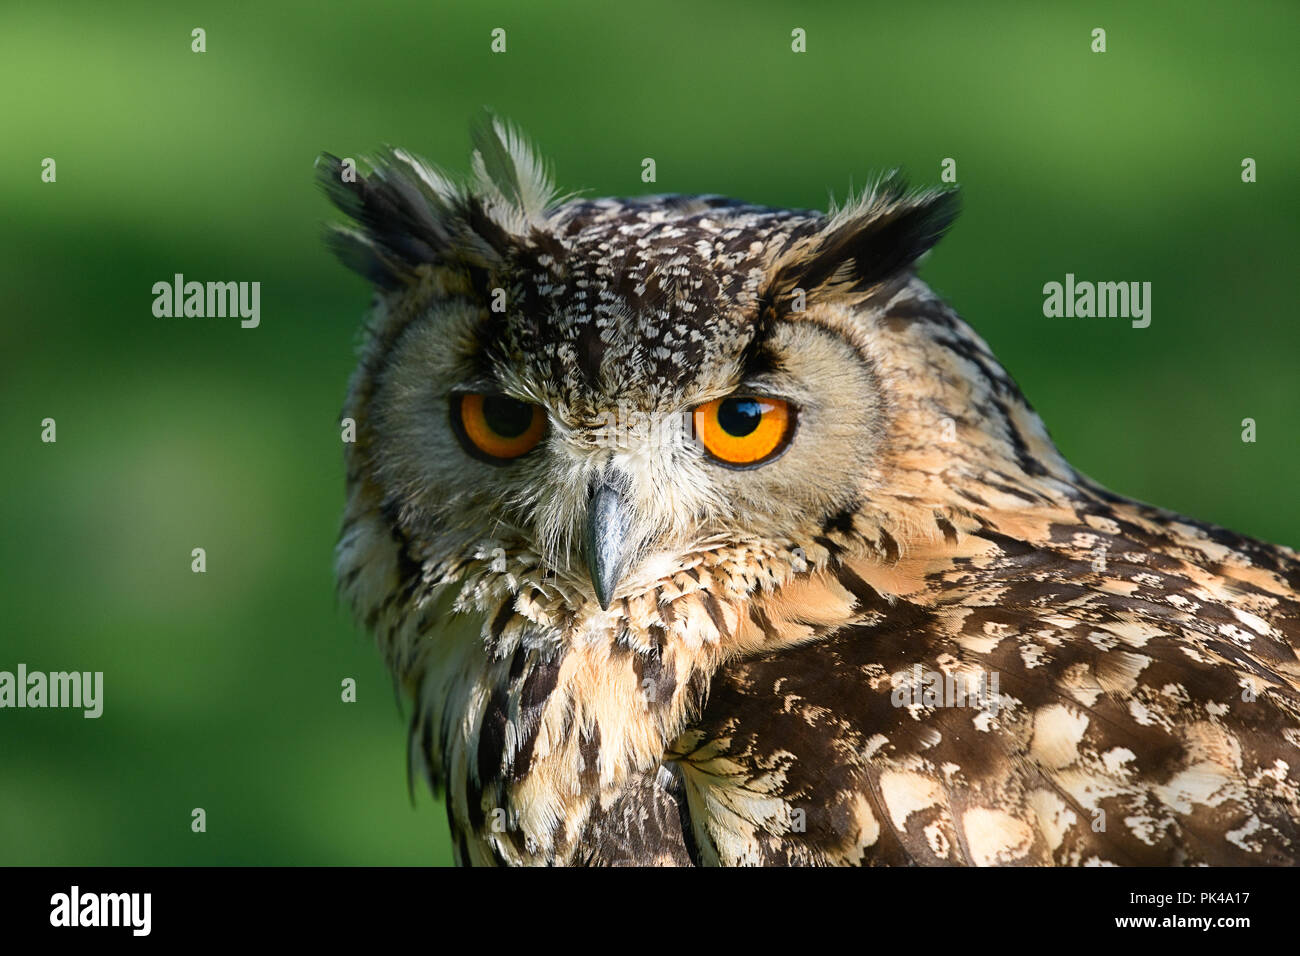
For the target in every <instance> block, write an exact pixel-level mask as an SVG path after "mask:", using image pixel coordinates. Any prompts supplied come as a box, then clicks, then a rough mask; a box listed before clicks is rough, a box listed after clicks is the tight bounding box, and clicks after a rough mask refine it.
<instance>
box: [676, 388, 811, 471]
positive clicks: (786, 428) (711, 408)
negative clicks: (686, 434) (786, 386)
mask: <svg viewBox="0 0 1300 956" xmlns="http://www.w3.org/2000/svg"><path fill="white" fill-rule="evenodd" d="M794 417H795V416H794V408H793V407H792V406H791V405H790V404H789V403H788V402H785V401H783V400H781V399H779V398H763V397H759V396H744V395H728V396H727V397H726V398H719V399H715V400H714V401H712V402H708V403H707V404H704V405H701V406H700V407H699V408H697V409H695V436H696V437H697V438H698V439H699V440H700V443H701V444H703V445H704V448H705V450H706V451H708V453H709V454H710V455H712V456H713V457H714V459H716V460H717V461H718V462H719V463H721V464H724V465H728V466H730V467H732V468H749V467H752V466H754V465H761V464H762V463H763V462H765V461H769V460H771V459H772V458H775V457H776V456H777V455H779V454H780V453H781V452H783V451H785V448H786V446H787V445H788V444H789V442H790V435H791V434H792V432H793V431H794V428H793V426H794Z"/></svg>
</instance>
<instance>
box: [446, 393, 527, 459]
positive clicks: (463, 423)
mask: <svg viewBox="0 0 1300 956" xmlns="http://www.w3.org/2000/svg"><path fill="white" fill-rule="evenodd" d="M451 427H452V431H454V432H455V433H456V437H457V438H459V439H460V443H461V444H462V445H464V446H465V450H466V451H467V452H469V453H470V454H471V455H472V456H473V457H475V458H477V459H479V460H480V461H486V462H489V463H491V464H494V465H504V464H506V463H508V462H510V461H513V460H514V459H516V458H521V457H522V456H524V455H526V454H528V453H529V452H530V451H532V450H533V449H534V448H536V447H537V444H538V442H540V441H541V440H542V436H543V435H545V434H546V413H545V412H544V411H542V408H541V406H540V405H533V404H532V403H530V402H521V401H519V400H518V399H516V398H510V397H509V396H508V395H483V394H479V393H477V392H465V393H461V394H457V395H452V397H451Z"/></svg>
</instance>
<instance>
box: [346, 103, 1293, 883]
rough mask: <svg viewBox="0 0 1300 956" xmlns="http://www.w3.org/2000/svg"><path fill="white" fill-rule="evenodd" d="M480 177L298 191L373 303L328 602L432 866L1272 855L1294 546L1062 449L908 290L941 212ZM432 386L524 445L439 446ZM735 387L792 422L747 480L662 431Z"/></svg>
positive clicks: (443, 437) (1287, 761)
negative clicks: (372, 703)
mask: <svg viewBox="0 0 1300 956" xmlns="http://www.w3.org/2000/svg"><path fill="white" fill-rule="evenodd" d="M476 146H477V149H476V152H475V156H474V176H473V178H472V180H471V181H470V182H469V183H468V184H466V185H462V184H457V183H454V182H453V181H452V180H451V179H449V178H448V177H446V176H444V175H442V174H440V173H438V172H436V171H434V170H432V169H430V168H429V167H427V166H425V165H424V164H423V163H421V162H419V161H418V160H415V159H414V158H412V157H410V156H409V155H407V154H405V153H403V152H401V151H396V150H395V151H390V152H388V153H386V154H384V155H382V156H380V157H379V158H377V159H376V160H375V161H374V162H373V163H372V167H373V172H371V173H369V174H368V175H366V176H362V177H358V178H357V180H356V181H355V182H350V181H347V179H348V177H345V176H344V175H343V166H342V165H341V164H340V162H339V161H337V160H334V159H333V158H332V157H326V158H325V160H324V161H323V162H322V163H321V165H320V179H321V182H322V184H323V185H324V186H325V188H326V190H327V192H328V193H329V195H330V197H331V198H332V199H333V200H334V201H335V202H336V203H337V204H338V206H339V207H340V208H341V209H343V210H344V211H345V212H346V213H347V214H348V215H349V216H351V217H352V218H353V219H354V220H355V222H356V226H355V227H354V228H352V229H342V228H336V229H335V230H334V231H333V233H332V238H331V242H332V243H333V244H334V246H335V248H336V249H337V250H338V251H339V253H340V255H341V256H342V258H343V260H344V261H345V262H346V263H347V264H348V265H350V266H351V267H353V268H355V269H357V270H358V271H360V272H362V273H363V274H365V275H366V276H368V277H369V278H370V279H371V280H372V281H373V282H374V283H375V285H376V289H377V298H376V304H375V309H374V313H373V316H372V318H371V321H370V323H369V326H368V330H367V333H366V337H365V342H364V346H363V351H362V355H361V361H360V365H359V368H358V370H357V372H356V374H355V376H354V378H353V381H352V384H351V388H350V392H349V396H348V400H347V404H346V407H345V410H344V415H345V416H346V417H349V418H352V419H354V420H355V421H356V423H357V439H356V442H355V444H351V445H348V446H347V462H348V469H347V471H348V476H347V477H348V504H347V509H346V513H345V517H344V523H343V531H342V535H341V538H340V542H339V547H338V574H339V580H340V585H341V588H342V590H343V593H344V594H345V595H346V596H347V598H348V599H349V600H350V601H351V602H352V603H353V605H354V606H355V607H356V609H357V612H358V614H359V617H360V618H361V620H362V621H363V622H364V624H365V626H366V627H367V628H368V629H370V630H372V631H373V632H374V633H375V635H376V637H377V639H378V642H379V645H380V647H381V649H382V650H383V652H384V654H385V655H386V658H387V660H388V662H389V664H390V666H391V668H392V670H393V673H394V675H395V676H396V678H397V680H398V681H399V682H400V683H401V685H402V686H403V688H404V689H405V690H406V691H407V692H408V693H409V694H410V695H411V697H412V698H413V700H414V712H413V717H412V723H411V759H412V765H413V767H414V768H416V769H417V770H418V772H419V773H420V774H421V775H422V776H426V777H427V778H428V779H429V780H430V782H431V783H432V784H433V785H434V786H435V787H438V788H441V789H442V790H444V791H445V793H446V798H447V808H448V815H449V819H450V823H451V828H452V833H453V835H454V839H455V841H456V848H457V857H458V859H459V861H460V862H462V863H465V864H475V865H481V864H494V863H496V864H521V863H522V864H528V863H560V864H565V863H568V864H611V865H612V864H640V865H646V864H683V865H686V864H719V863H720V864H770V863H791V864H945V863H962V864H980V865H987V864H1017V863H1025V864H1031V863H1032V864H1059V865H1087V864H1119V865H1125V864H1140V865H1166V864H1194V863H1209V864H1236V863H1247V864H1258V863H1274V864H1276V863H1294V862H1296V861H1297V860H1298V859H1300V848H1298V841H1300V662H1298V661H1297V656H1296V648H1297V643H1298V642H1300V629H1298V628H1300V625H1298V624H1297V620H1298V618H1300V604H1298V603H1297V599H1296V589H1297V585H1298V579H1300V564H1298V563H1297V558H1296V555H1295V553H1294V552H1292V551H1291V550H1289V549H1287V548H1283V547H1277V546H1272V545H1266V544H1262V543H1259V542H1257V541H1253V540H1251V539H1248V538H1245V537H1243V536H1241V535H1238V534H1234V533H1232V532H1229V531H1225V530H1223V529H1221V528H1216V527H1213V526H1210V525H1206V524H1203V523H1200V522H1197V521H1193V520H1191V519H1188V518H1184V517H1181V516H1179V515H1175V514H1172V513H1169V512H1165V511H1162V510H1159V509H1156V508H1152V507H1149V506H1146V505H1141V504H1138V503H1136V502H1133V501H1129V500H1127V499H1124V498H1121V497H1118V496H1116V495H1114V494H1111V493H1110V492H1108V491H1105V490H1104V489H1102V488H1100V487H1098V486H1097V485H1095V484H1094V483H1093V482H1091V481H1090V480H1088V479H1087V478H1085V477H1084V476H1082V475H1081V474H1079V473H1078V472H1077V471H1075V470H1074V468H1073V467H1071V466H1070V465H1069V464H1068V463H1067V462H1066V461H1065V460H1064V459H1063V458H1062V457H1061V456H1060V454H1059V453H1058V452H1057V451H1056V449H1055V447H1054V446H1053V445H1052V442H1051V440H1050V438H1049V437H1048V435H1047V432H1046V430H1045V429H1044V427H1043V425H1042V422H1041V421H1040V420H1039V418H1038V416H1037V415H1036V414H1035V413H1034V411H1033V410H1032V409H1031V408H1030V406H1029V405H1028V403H1027V402H1026V401H1025V400H1024V398H1023V397H1022V396H1021V394H1020V392H1019V390H1018V389H1017V387H1016V386H1015V384H1014V383H1013V381H1012V380H1011V378H1010V377H1009V376H1008V375H1007V373H1006V372H1005V371H1004V370H1003V369H1002V367H1001V366H1000V365H999V364H998V362H997V360H996V359H995V358H994V357H993V355H992V353H991V352H990V351H989V349H988V347H987V346H986V345H985V344H984V342H983V341H981V339H980V338H979V337H978V336H977V335H976V334H975V333H974V332H973V331H972V330H971V329H970V328H969V327H968V326H967V325H966V324H965V323H964V322H963V321H962V320H961V319H960V318H958V316H957V315H956V313H954V312H953V311H952V309H950V308H949V307H948V306H947V305H945V304H944V303H943V302H942V301H940V300H939V299H938V298H937V297H936V296H935V295H934V293H933V292H931V291H930V290H929V289H928V288H927V286H926V285H925V284H924V283H923V282H921V281H920V279H918V278H917V277H916V275H915V271H914V266H915V262H916V260H917V258H918V257H919V256H920V255H922V254H923V253H924V252H925V251H926V250H927V249H928V248H930V246H931V245H932V244H933V243H934V242H935V241H937V239H938V238H939V236H940V235H941V234H942V232H943V231H944V229H945V228H946V227H947V226H948V225H949V224H950V222H951V221H952V218H953V216H954V214H955V198H954V196H953V195H952V194H951V193H908V192H906V191H905V190H904V189H903V188H902V187H901V186H900V185H898V184H897V183H896V182H894V181H893V180H886V181H884V182H882V183H881V184H880V185H878V186H877V187H876V188H874V189H871V190H868V191H867V192H866V193H864V194H863V195H862V196H861V197H860V198H858V199H856V200H852V201H850V202H849V203H848V204H847V205H845V206H844V207H843V208H841V209H839V210H838V211H836V212H834V213H833V214H831V215H829V216H827V215H823V214H820V213H815V212H801V211H791V210H783V209H769V208H764V207H758V206H751V205H746V204H743V203H738V202H733V201H731V200H725V199H720V198H716V197H707V196H706V197H652V198H647V199H640V200H595V201H591V200H577V199H568V200H562V199H559V198H558V197H556V195H555V193H554V190H553V188H552V186H551V184H550V180H549V177H548V175H547V174H546V172H545V171H544V168H543V165H542V163H541V162H540V161H539V160H538V159H537V158H536V157H535V156H534V154H533V153H532V152H531V151H530V150H529V149H528V147H527V146H526V145H525V144H524V143H523V141H522V139H521V138H520V137H519V136H518V134H516V133H515V132H514V131H513V130H511V129H510V128H509V127H507V126H506V125H504V124H502V123H500V122H499V121H493V120H490V119H489V120H485V121H484V123H483V124H481V126H480V127H479V128H478V130H477V131H476ZM494 306H497V308H496V309H494ZM462 394H473V395H480V394H481V395H487V396H492V395H498V394H499V395H502V396H507V397H508V398H509V399H510V401H511V402H513V404H511V405H510V406H509V407H510V408H515V409H520V408H522V409H528V408H540V409H541V410H542V411H543V412H544V414H545V422H546V424H545V429H546V430H545V433H544V434H545V437H544V438H542V439H541V440H540V444H538V445H537V446H536V448H535V449H534V450H532V451H529V452H527V453H526V454H522V455H521V456H520V457H518V458H514V459H511V460H509V461H505V462H498V461H494V460H481V459H482V456H475V455H471V454H467V453H466V450H467V446H466V445H465V441H466V439H465V435H464V434H463V432H464V429H465V427H466V426H465V425H464V424H463V422H462V423H461V424H460V425H459V426H458V427H457V428H454V427H452V424H451V420H453V419H454V418H455V416H456V414H457V411H456V409H457V407H458V405H457V402H459V401H461V399H460V398H459V396H461V395H462ZM735 395H760V396H774V397H775V399H776V400H779V401H781V402H784V403H788V405H789V407H790V408H791V409H792V410H794V411H792V412H791V421H792V422H795V424H794V425H792V426H791V428H790V431H789V435H790V436H792V437H789V438H788V439H787V441H788V445H785V446H782V447H781V448H780V449H779V450H778V452H777V453H774V454H773V455H772V456H771V458H770V459H769V460H765V462H764V463H761V464H759V465H757V466H748V465H746V466H745V467H724V466H723V465H722V464H721V463H720V462H719V460H716V459H711V458H710V456H709V454H706V453H705V451H704V450H702V448H701V446H700V442H699V441H698V440H696V438H695V437H692V435H691V434H690V433H689V430H683V429H680V428H674V427H661V426H663V425H664V424H665V423H669V424H671V423H673V422H677V421H681V420H682V416H687V417H688V418H689V416H691V415H693V414H695V413H694V412H693V411H692V410H693V409H698V408H701V407H705V406H706V405H707V403H710V402H713V401H717V400H720V399H725V398H726V397H727V396H735ZM746 407H747V408H748V407H749V406H746ZM796 412H797V418H796V417H795V413H796ZM449 416H450V417H451V419H449ZM458 428H459V431H458ZM471 450H472V449H471ZM600 495H603V496H604V497H603V498H601V502H603V504H601V506H600V507H599V508H598V507H597V497H598V496H600ZM610 509H612V510H610ZM611 516H612V517H611ZM615 519H617V520H616V521H615ZM608 521H615V523H616V524H617V527H616V528H614V529H613V531H611V532H610V533H611V535H612V537H611V539H610V540H611V541H612V542H613V543H608V542H605V541H604V540H603V539H602V538H601V533H602V528H603V525H602V524H601V522H608ZM593 529H594V530H593ZM614 531H616V532H617V534H614ZM616 545H618V547H620V548H621V550H617V549H616V547H615V546H616ZM606 549H611V550H609V553H608V554H606V553H605V552H606ZM615 550H617V557H618V561H617V563H614V557H612V555H615ZM601 582H604V585H606V586H608V587H609V588H610V594H608V595H606V596H605V597H606V598H607V600H602V599H601V596H600V590H599V586H600V583H601ZM602 603H607V604H608V607H607V608H606V607H602ZM915 674H929V675H941V676H945V675H946V676H947V677H948V678H953V677H958V676H962V675H965V676H966V677H969V678H970V681H969V682H968V686H975V685H976V684H977V683H978V681H979V680H980V679H981V678H988V677H989V676H990V675H995V678H996V689H995V691H994V692H993V694H991V695H990V696H988V697H986V698H984V699H982V700H981V702H980V706H971V705H969V704H968V705H965V706H960V705H959V706H945V704H948V703H951V702H950V701H946V700H943V699H939V700H935V699H932V698H930V697H927V696H926V695H925V694H923V693H918V694H916V695H914V696H913V697H911V698H904V699H903V700H904V702H903V703H902V704H900V698H899V693H900V688H902V687H906V685H907V682H908V680H909V678H908V677H907V675H915Z"/></svg>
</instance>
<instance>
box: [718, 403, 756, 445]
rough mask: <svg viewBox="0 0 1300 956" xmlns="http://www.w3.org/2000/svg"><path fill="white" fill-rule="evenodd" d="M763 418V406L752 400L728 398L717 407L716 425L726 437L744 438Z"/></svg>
mask: <svg viewBox="0 0 1300 956" xmlns="http://www.w3.org/2000/svg"><path fill="white" fill-rule="evenodd" d="M762 418H763V406H762V405H761V404H760V403H759V401H758V400H757V399H753V398H729V399H727V400H726V401H724V402H723V403H722V404H721V405H719V406H718V424H719V425H721V426H722V430H723V431H725V432H726V433H727V434H728V435H732V436H734V437H736V438H744V437H745V436H746V435H748V434H749V433H750V432H752V431H753V430H754V429H755V428H757V427H758V423H759V422H760V421H761V420H762Z"/></svg>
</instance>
